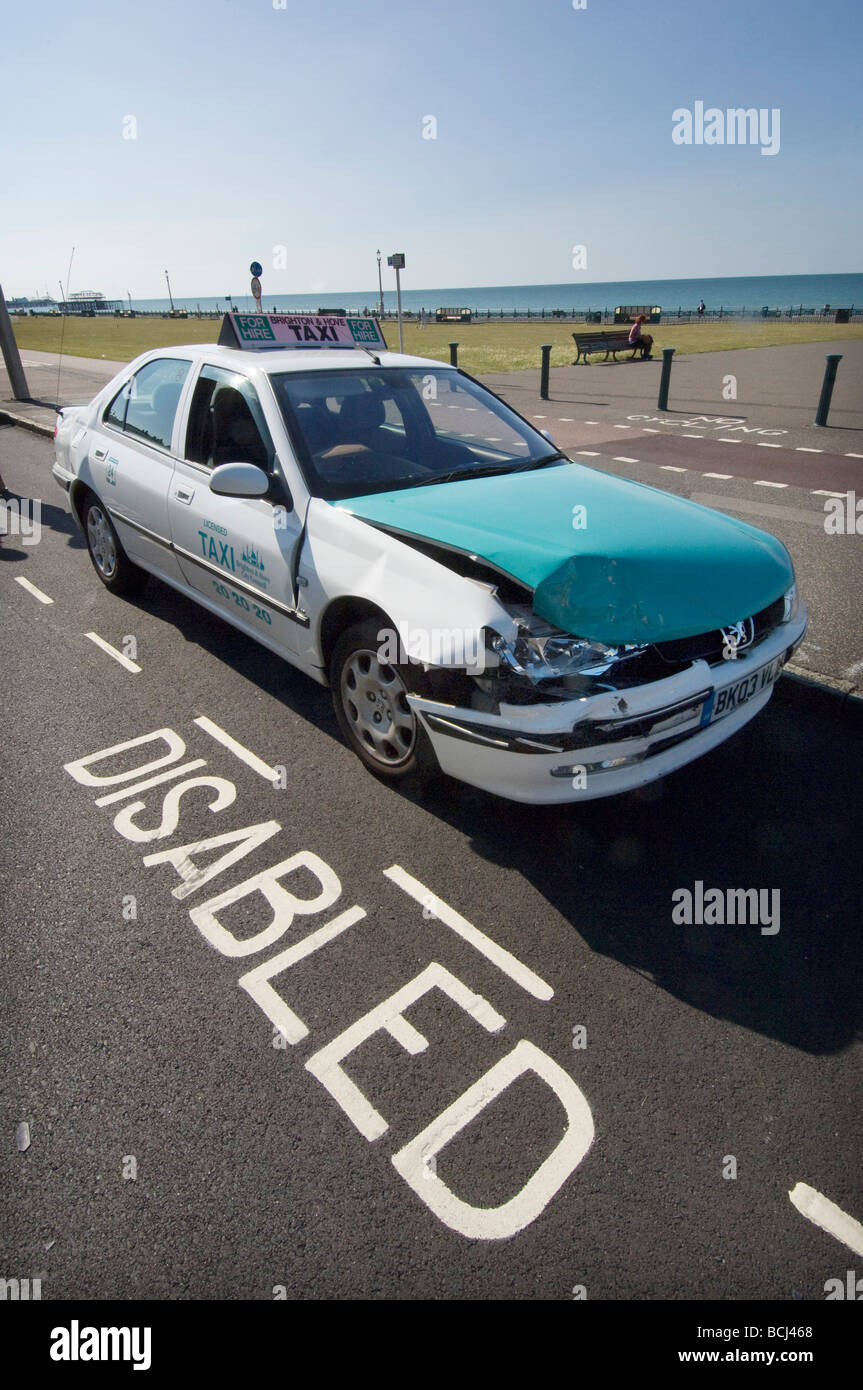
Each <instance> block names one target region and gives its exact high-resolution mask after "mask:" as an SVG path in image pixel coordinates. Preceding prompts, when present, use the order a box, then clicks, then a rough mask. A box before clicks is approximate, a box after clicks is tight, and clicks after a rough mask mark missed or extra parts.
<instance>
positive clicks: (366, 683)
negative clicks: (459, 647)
mask: <svg viewBox="0 0 863 1390" xmlns="http://www.w3.org/2000/svg"><path fill="white" fill-rule="evenodd" d="M380 630H381V624H380V622H377V621H375V620H368V621H366V622H362V623H357V624H356V625H355V626H353V627H350V628H347V629H346V631H345V632H343V633H342V635H341V637H340V638H339V640H338V641H337V643H336V645H335V649H334V651H333V655H332V659H331V661H330V685H331V688H332V696H333V706H334V708H335V712H336V718H337V720H338V722H339V728H340V729H341V731H342V734H343V736H344V739H345V742H346V743H347V744H348V747H349V748H352V749H353V751H354V752H355V753H356V754H357V756H358V757H359V758H361V759H362V761H363V762H364V763H365V765H366V767H367V768H369V769H370V771H372V772H374V773H375V774H376V775H377V776H378V777H381V778H383V779H384V780H385V781H387V782H401V781H402V780H404V778H406V777H411V776H418V777H420V778H422V779H424V780H425V779H428V778H431V777H433V776H434V774H435V773H436V772H437V771H438V764H437V759H436V758H435V755H434V751H433V749H432V746H431V743H430V741H429V737H428V734H427V733H426V731H425V729H424V728H423V727H422V724H421V723H420V720H419V717H418V715H417V714H416V713H415V712H414V710H412V709H411V706H410V703H409V701H408V698H407V697H408V693H409V692H410V693H412V694H418V693H421V690H422V685H423V674H424V673H423V672H422V671H421V670H419V669H418V668H417V667H416V666H412V665H395V664H393V663H391V662H388V661H386V660H385V659H383V658H382V656H381V642H380V640H379V639H378V633H379V632H380Z"/></svg>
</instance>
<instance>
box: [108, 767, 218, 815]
mask: <svg viewBox="0 0 863 1390" xmlns="http://www.w3.org/2000/svg"><path fill="white" fill-rule="evenodd" d="M206 766H207V760H206V758H194V759H193V760H192V762H190V763H183V764H182V765H181V766H180V767H172V768H171V769H170V770H169V771H168V772H160V773H159V774H158V776H157V777H148V778H147V779H146V781H144V782H134V783H133V784H132V786H131V787H121V788H120V790H119V791H118V792H109V793H108V795H107V796H97V798H96V800H95V802H94V803H93V804H94V806H112V805H113V804H114V802H115V801H125V800H126V798H127V797H129V796H137V795H138V792H145V791H147V790H148V789H149V788H150V787H160V786H161V785H162V784H163V783H164V782H173V781H174V780H175V779H176V778H177V777H185V776H186V773H187V772H194V771H195V770H196V768H199V767H206Z"/></svg>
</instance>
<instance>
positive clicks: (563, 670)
mask: <svg viewBox="0 0 863 1390" xmlns="http://www.w3.org/2000/svg"><path fill="white" fill-rule="evenodd" d="M541 626H542V628H544V629H545V630H543V631H536V630H531V628H529V627H528V626H527V624H526V623H519V626H518V634H517V636H516V638H515V641H514V642H507V641H505V639H504V638H503V637H496V638H495V639H494V641H493V643H492V646H493V648H494V650H495V651H496V652H497V653H498V655H499V656H500V658H501V660H502V661H503V662H505V663H506V665H508V666H509V667H510V668H511V669H512V670H513V671H517V672H518V674H519V675H522V676H528V677H529V678H530V679H531V680H534V681H537V680H553V679H557V680H561V679H562V678H564V677H565V676H574V675H602V674H603V673H604V672H605V671H607V670H608V668H609V666H611V664H612V663H613V662H615V661H617V660H618V659H619V657H620V656H622V655H623V653H624V651H626V653H627V654H629V653H630V650H635V649H634V648H632V649H630V648H623V647H608V646H606V645H605V643H604V642H591V641H589V640H588V639H586V638H582V637H571V636H570V635H569V634H568V633H565V632H560V631H558V630H557V629H555V628H549V627H548V626H547V625H546V624H542V625H541Z"/></svg>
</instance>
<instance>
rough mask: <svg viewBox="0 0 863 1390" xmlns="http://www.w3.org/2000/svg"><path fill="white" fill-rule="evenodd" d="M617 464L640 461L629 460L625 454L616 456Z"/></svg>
mask: <svg viewBox="0 0 863 1390" xmlns="http://www.w3.org/2000/svg"><path fill="white" fill-rule="evenodd" d="M614 462H615V463H638V459H628V458H627V457H626V455H625V454H615V455H614Z"/></svg>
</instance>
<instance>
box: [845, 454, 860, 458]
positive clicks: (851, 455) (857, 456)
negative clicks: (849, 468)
mask: <svg viewBox="0 0 863 1390" xmlns="http://www.w3.org/2000/svg"><path fill="white" fill-rule="evenodd" d="M845 457H846V458H847V459H863V454H846V455H845Z"/></svg>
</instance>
